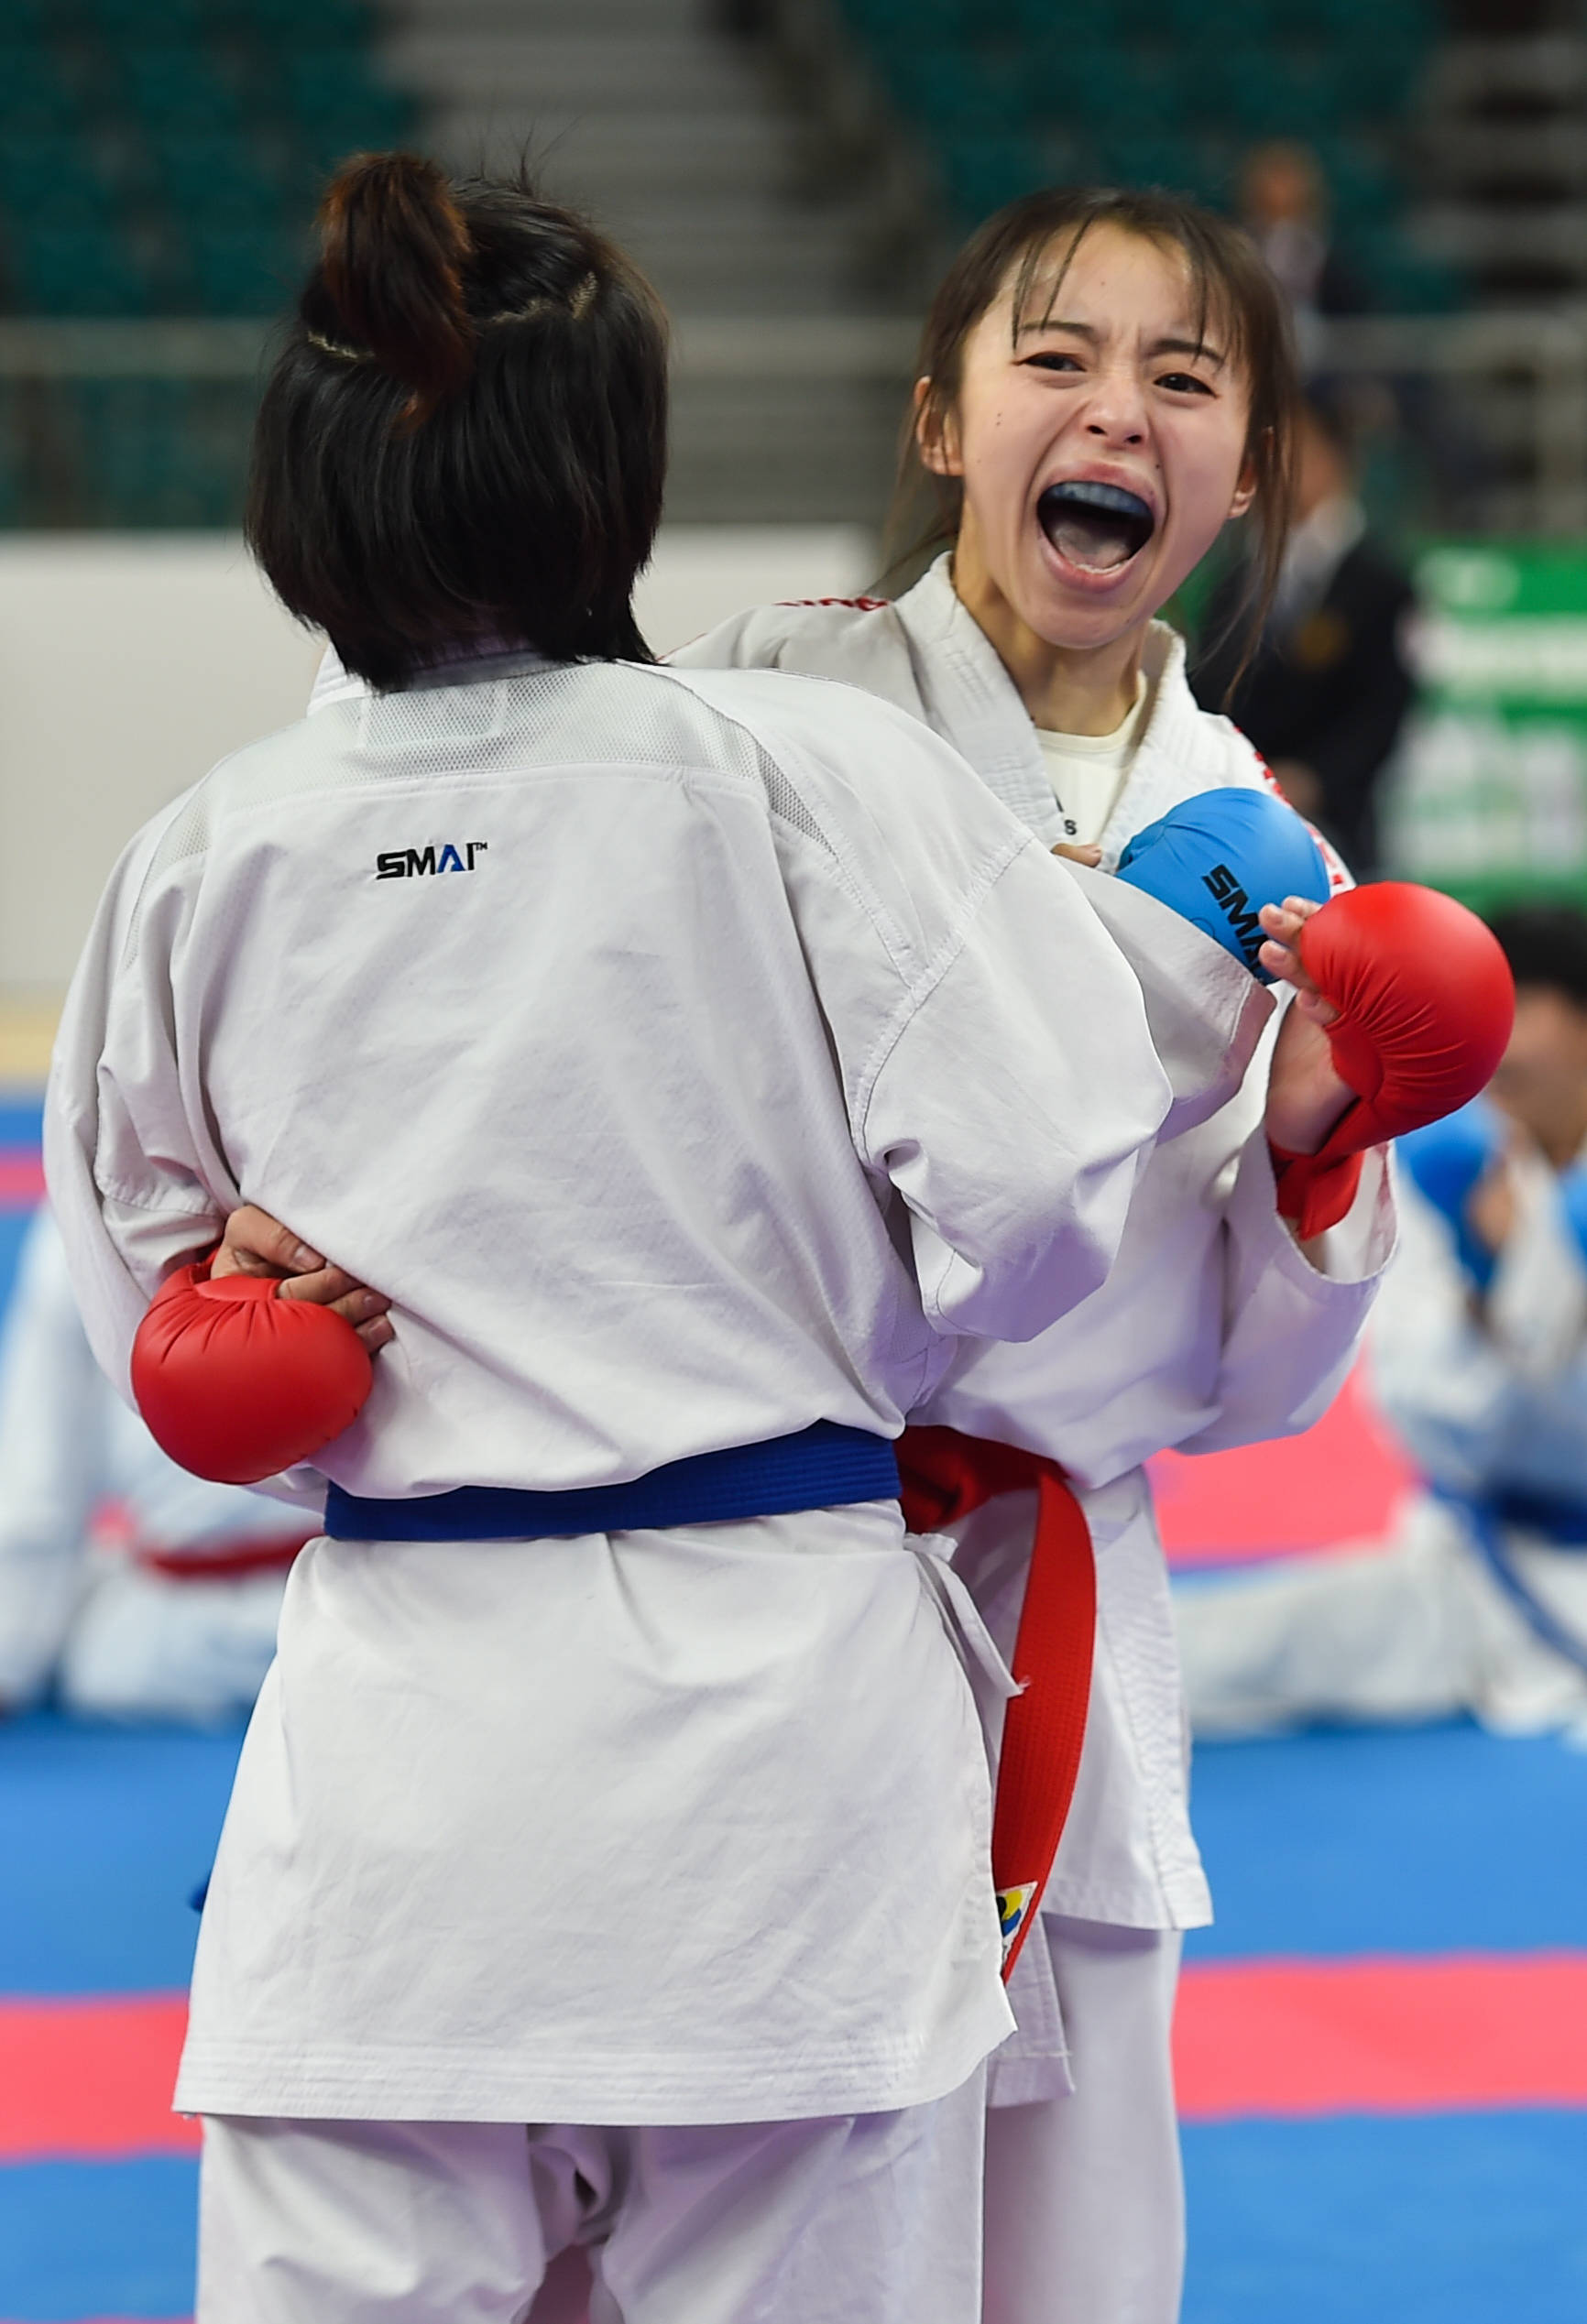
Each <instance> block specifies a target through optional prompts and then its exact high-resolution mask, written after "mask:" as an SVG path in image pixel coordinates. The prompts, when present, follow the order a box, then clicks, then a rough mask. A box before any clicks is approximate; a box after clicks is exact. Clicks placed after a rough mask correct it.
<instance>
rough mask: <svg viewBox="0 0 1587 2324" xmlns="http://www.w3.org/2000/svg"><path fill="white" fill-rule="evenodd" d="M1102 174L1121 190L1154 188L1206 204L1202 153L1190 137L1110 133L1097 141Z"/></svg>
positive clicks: (1207, 175) (1205, 173)
mask: <svg viewBox="0 0 1587 2324" xmlns="http://www.w3.org/2000/svg"><path fill="white" fill-rule="evenodd" d="M1098 160H1099V162H1100V169H1101V174H1102V175H1103V176H1104V177H1105V178H1106V179H1108V180H1110V181H1111V182H1112V183H1113V184H1116V185H1122V186H1155V187H1158V188H1160V189H1161V190H1162V191H1164V192H1166V193H1188V194H1190V195H1192V196H1193V197H1194V198H1195V199H1196V200H1198V201H1202V200H1205V199H1206V198H1207V196H1208V194H1209V191H1211V189H1210V187H1209V184H1208V178H1209V171H1208V170H1207V169H1206V167H1205V165H1204V161H1203V157H1202V153H1201V150H1200V148H1199V147H1198V144H1197V142H1196V140H1195V139H1194V138H1191V137H1173V136H1137V135H1135V134H1134V133H1133V132H1130V131H1125V132H1124V133H1122V134H1119V133H1110V134H1108V135H1106V136H1103V137H1102V138H1101V139H1100V150H1099V154H1098Z"/></svg>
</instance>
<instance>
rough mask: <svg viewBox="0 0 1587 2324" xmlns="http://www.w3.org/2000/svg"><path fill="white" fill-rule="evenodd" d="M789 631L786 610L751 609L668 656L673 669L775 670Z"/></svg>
mask: <svg viewBox="0 0 1587 2324" xmlns="http://www.w3.org/2000/svg"><path fill="white" fill-rule="evenodd" d="M786 628H787V608H786V607H784V606H746V607H745V609H744V610H743V612H742V613H735V614H729V615H728V618H727V620H726V621H719V622H717V625H716V627H714V628H711V629H706V630H704V631H702V633H701V635H700V636H699V637H698V638H690V640H689V642H688V644H687V645H686V646H674V647H673V650H672V651H671V652H670V653H669V654H668V655H667V656H666V662H667V667H668V668H669V669H671V670H775V669H778V668H779V667H780V666H781V656H782V652H783V645H784V632H785V630H786Z"/></svg>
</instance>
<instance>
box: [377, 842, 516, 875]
mask: <svg viewBox="0 0 1587 2324" xmlns="http://www.w3.org/2000/svg"><path fill="white" fill-rule="evenodd" d="M489 845H490V842H489V840H488V839H469V840H465V842H464V845H463V847H462V850H461V852H460V851H459V850H458V849H457V848H455V847H454V846H453V845H452V842H451V841H450V840H447V841H446V842H445V843H444V845H443V846H440V847H433V846H432V847H388V848H387V849H386V851H385V853H384V854H383V855H379V856H376V858H375V877H376V878H377V879H429V878H433V877H435V876H436V875H438V874H439V873H441V872H443V871H472V870H473V869H474V859H475V857H476V856H483V855H484V853H485V851H486V849H487V847H488V846H489Z"/></svg>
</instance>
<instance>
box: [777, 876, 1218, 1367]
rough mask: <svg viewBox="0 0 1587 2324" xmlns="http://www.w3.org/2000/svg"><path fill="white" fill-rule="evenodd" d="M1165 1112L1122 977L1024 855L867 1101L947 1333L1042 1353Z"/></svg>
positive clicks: (865, 1141)
mask: <svg viewBox="0 0 1587 2324" xmlns="http://www.w3.org/2000/svg"><path fill="white" fill-rule="evenodd" d="M818 982H819V979H818ZM1171 1094H1172V1093H1171V1091H1170V1088H1169V1086H1168V1083H1167V1080H1166V1075H1164V1072H1163V1070H1162V1067H1161V1065H1160V1064H1159V1063H1158V1061H1157V1057H1156V1054H1155V1050H1154V1048H1153V1044H1152V1037H1151V1032H1150V1030H1149V1027H1148V1025H1147V1022H1146V1012H1145V1009H1144V1003H1143V1000H1142V997H1141V990H1140V987H1139V986H1138V985H1137V984H1136V982H1135V979H1134V977H1133V975H1132V973H1131V971H1130V969H1129V966H1128V965H1127V964H1126V962H1125V961H1124V959H1123V957H1122V954H1120V953H1119V952H1118V950H1117V949H1116V947H1115V946H1114V945H1113V944H1111V942H1110V940H1109V938H1108V936H1107V935H1106V933H1105V932H1104V931H1103V930H1102V928H1101V926H1100V923H1099V922H1097V921H1096V920H1095V919H1094V918H1093V916H1092V915H1091V913H1090V911H1089V907H1088V906H1087V905H1086V903H1085V901H1084V900H1083V898H1082V897H1081V895H1080V894H1079V891H1078V889H1077V888H1076V887H1075V886H1074V884H1073V883H1072V882H1071V881H1069V880H1068V879H1067V878H1065V877H1064V875H1063V873H1062V870H1061V868H1060V867H1058V866H1057V865H1056V864H1055V863H1054V861H1053V859H1052V858H1051V857H1049V856H1046V855H1045V853H1044V852H1043V851H1042V850H1041V849H1040V848H1039V847H1037V846H1035V844H1034V842H1033V841H1030V840H1028V839H1025V838H1024V837H1023V835H1022V836H1021V838H1020V840H1019V842H1018V844H1017V845H1016V846H1014V847H1013V849H1012V853H1011V854H1010V856H1009V857H1008V859H1007V860H1006V862H1005V863H1004V864H1003V865H1002V867H1001V869H1000V870H999V872H998V874H997V876H996V878H994V879H992V880H991V883H990V884H989V886H988V889H987V890H986V893H985V894H984V896H983V897H982V899H981V900H980V902H979V904H978V906H977V908H976V910H975V911H974V914H973V916H972V918H971V919H970V921H969V924H968V925H967V927H966V928H965V930H964V932H963V935H962V939H961V940H960V941H959V942H958V943H957V944H955V945H954V947H953V948H952V950H951V954H950V956H948V957H947V958H945V959H943V960H942V961H941V962H940V963H939V964H938V965H937V966H936V969H935V970H934V973H933V974H932V975H931V977H929V979H928V980H927V983H926V987H925V989H924V990H923V991H920V992H917V993H915V994H914V995H912V996H911V998H910V1001H909V1004H908V1006H907V1008H906V1009H905V1010H904V1011H903V1014H902V1016H901V1019H900V1021H899V1022H898V1024H897V1026H896V1029H895V1030H894V1031H892V1032H891V1033H890V1035H889V1037H888V1038H887V1040H886V1041H885V1042H883V1043H882V1044H881V1046H880V1048H879V1051H878V1053H877V1054H876V1055H875V1057H874V1059H873V1061H872V1062H871V1063H870V1064H869V1065H868V1067H867V1069H866V1071H865V1073H864V1075H862V1077H861V1082H860V1086H859V1090H858V1092H857V1094H856V1103H855V1107H854V1118H855V1122H856V1133H857V1141H858V1143H859V1151H860V1154H861V1158H862V1160H864V1161H865V1162H866V1163H867V1165H868V1167H870V1169H872V1170H873V1171H875V1172H877V1173H881V1174H884V1175H885V1177H886V1179H887V1180H888V1181H889V1183H890V1184H892V1186H893V1187H894V1188H895V1189H896V1190H897V1192H898V1193H899V1194H900V1195H902V1197H903V1202H904V1203H905V1205H906V1206H907V1209H908V1218H909V1230H910V1237H911V1242H912V1246H913V1250H914V1265H915V1272H916V1276H917V1280H918V1282H919V1284H920V1290H921V1296H922V1300H923V1304H924V1305H925V1312H926V1315H927V1317H928V1319H929V1320H930V1321H931V1323H932V1324H933V1325H934V1326H936V1329H937V1330H938V1331H940V1332H943V1333H947V1334H966V1335H969V1336H972V1337H986V1338H996V1339H1012V1340H1022V1339H1030V1338H1034V1337H1035V1335H1036V1334H1037V1333H1038V1332H1040V1331H1043V1330H1045V1327H1046V1326H1048V1325H1049V1324H1052V1323H1055V1322H1056V1320H1057V1319H1058V1317H1059V1316H1060V1315H1066V1314H1067V1312H1068V1310H1069V1309H1070V1308H1071V1307H1073V1306H1075V1305H1077V1304H1078V1302H1079V1301H1080V1300H1082V1299H1085V1298H1087V1297H1088V1296H1089V1294H1090V1293H1092V1292H1093V1291H1095V1290H1096V1289H1097V1288H1098V1287H1099V1285H1100V1283H1101V1282H1102V1281H1103V1279H1104V1278H1105V1277H1106V1275H1107V1273H1108V1272H1109V1270H1110V1269H1111V1266H1112V1264H1113V1261H1114V1260H1115V1259H1116V1257H1117V1255H1118V1249H1119V1241H1120V1238H1121V1236H1122V1232H1123V1227H1124V1219H1125V1214H1126V1212H1127V1211H1128V1208H1129V1205H1130V1198H1131V1195H1133V1191H1134V1186H1135V1182H1136V1178H1137V1175H1138V1173H1139V1171H1140V1168H1141V1165H1142V1162H1143V1161H1144V1157H1145V1155H1146V1154H1147V1152H1149V1151H1150V1149H1151V1146H1152V1144H1153V1142H1154V1140H1155V1137H1156V1134H1157V1131H1158V1129H1159V1128H1160V1126H1161V1124H1162V1122H1163V1120H1164V1118H1165V1116H1166V1111H1167V1108H1168V1105H1169V1102H1170V1098H1171Z"/></svg>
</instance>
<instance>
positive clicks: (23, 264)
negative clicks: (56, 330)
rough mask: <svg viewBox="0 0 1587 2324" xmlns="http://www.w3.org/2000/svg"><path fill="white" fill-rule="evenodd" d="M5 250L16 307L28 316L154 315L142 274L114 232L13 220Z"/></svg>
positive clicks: (10, 224) (19, 219) (30, 220)
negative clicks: (145, 313)
mask: <svg viewBox="0 0 1587 2324" xmlns="http://www.w3.org/2000/svg"><path fill="white" fill-rule="evenodd" d="M5 245H6V252H5V256H6V261H7V265H6V276H7V280H8V285H9V289H10V293H11V304H12V306H13V307H14V308H16V309H19V310H20V311H22V312H23V313H25V314H39V315H136V314H142V313H144V312H145V311H147V309H148V286H147V284H146V282H145V279H144V276H143V273H142V270H141V268H140V267H138V265H137V260H136V257H135V256H134V254H133V252H132V251H130V250H129V249H128V248H127V246H126V244H125V243H124V241H123V240H122V237H121V235H119V234H118V233H117V232H116V231H115V229H114V228H112V227H108V226H103V227H102V226H54V225H47V224H38V222H37V221H36V220H33V219H21V218H17V217H12V218H11V219H10V220H9V221H8V223H7V225H6V229H5Z"/></svg>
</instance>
